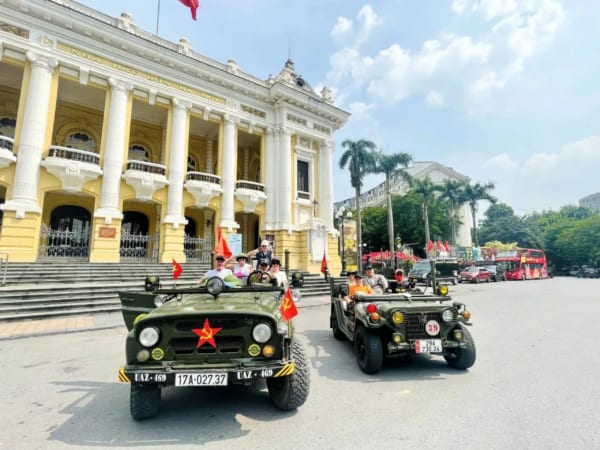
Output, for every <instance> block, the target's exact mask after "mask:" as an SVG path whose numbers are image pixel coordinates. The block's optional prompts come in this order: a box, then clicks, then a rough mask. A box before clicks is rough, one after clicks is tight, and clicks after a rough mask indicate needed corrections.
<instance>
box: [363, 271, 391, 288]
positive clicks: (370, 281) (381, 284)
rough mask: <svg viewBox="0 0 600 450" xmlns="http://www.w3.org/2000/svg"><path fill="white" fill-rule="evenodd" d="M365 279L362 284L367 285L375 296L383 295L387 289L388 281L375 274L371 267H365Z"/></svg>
mask: <svg viewBox="0 0 600 450" xmlns="http://www.w3.org/2000/svg"><path fill="white" fill-rule="evenodd" d="M365 272H366V275H367V276H366V277H365V279H364V280H363V284H366V285H368V286H369V287H370V288H371V289H373V291H375V293H376V294H383V293H384V292H385V291H387V289H388V287H389V286H388V281H387V278H385V277H384V276H383V275H380V274H376V273H375V270H374V269H373V266H372V265H370V264H369V265H367V266H366V267H365Z"/></svg>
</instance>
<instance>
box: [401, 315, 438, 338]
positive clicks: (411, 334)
mask: <svg viewBox="0 0 600 450" xmlns="http://www.w3.org/2000/svg"><path fill="white" fill-rule="evenodd" d="M430 320H435V321H437V322H438V323H439V324H440V326H443V323H442V316H441V314H439V313H410V314H406V316H405V323H406V338H407V339H409V340H412V339H431V338H434V337H436V336H430V335H429V334H427V332H426V331H425V324H426V323H427V322H429V321H430ZM438 336H439V335H438Z"/></svg>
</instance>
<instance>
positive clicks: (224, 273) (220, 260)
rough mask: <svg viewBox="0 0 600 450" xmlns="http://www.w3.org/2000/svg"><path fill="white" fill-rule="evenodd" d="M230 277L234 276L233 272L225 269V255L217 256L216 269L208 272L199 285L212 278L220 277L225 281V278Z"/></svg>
mask: <svg viewBox="0 0 600 450" xmlns="http://www.w3.org/2000/svg"><path fill="white" fill-rule="evenodd" d="M229 276H233V272H231V270H229V269H227V268H226V267H225V257H224V256H223V255H217V257H216V258H215V268H214V269H211V270H209V271H207V272H206V273H205V274H204V276H203V277H202V278H200V280H199V281H198V284H202V283H204V282H205V281H206V280H208V279H209V278H212V277H219V278H220V279H221V280H225V277H229Z"/></svg>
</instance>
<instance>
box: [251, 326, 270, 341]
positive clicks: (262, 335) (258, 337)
mask: <svg viewBox="0 0 600 450" xmlns="http://www.w3.org/2000/svg"><path fill="white" fill-rule="evenodd" d="M272 335H273V332H272V331H271V327H270V326H269V325H267V324H266V323H259V324H258V325H256V326H255V327H254V328H253V329H252V339H254V340H255V341H256V342H258V343H259V344H264V343H265V342H267V341H268V340H269V339H271V336H272Z"/></svg>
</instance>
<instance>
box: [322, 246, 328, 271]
mask: <svg viewBox="0 0 600 450" xmlns="http://www.w3.org/2000/svg"><path fill="white" fill-rule="evenodd" d="M325 272H327V255H325V251H323V259H321V273H325Z"/></svg>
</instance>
